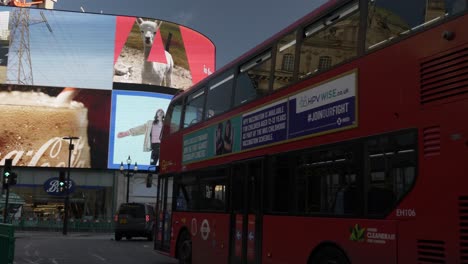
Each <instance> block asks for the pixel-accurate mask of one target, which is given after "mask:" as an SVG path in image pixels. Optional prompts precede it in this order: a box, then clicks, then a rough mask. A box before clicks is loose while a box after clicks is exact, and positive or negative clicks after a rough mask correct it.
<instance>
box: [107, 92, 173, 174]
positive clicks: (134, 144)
mask: <svg viewBox="0 0 468 264" xmlns="http://www.w3.org/2000/svg"><path fill="white" fill-rule="evenodd" d="M171 99H172V95H169V94H162V93H149V92H141V91H123V90H114V91H112V112H111V124H110V140H109V164H108V167H109V168H113V169H118V168H119V167H120V165H121V163H122V162H123V163H124V164H125V166H126V165H127V159H128V157H130V158H131V160H132V167H133V165H134V164H135V162H136V163H137V164H138V168H139V169H148V168H149V166H151V165H153V166H154V165H157V164H158V156H159V146H158V143H159V142H160V141H159V139H160V133H161V128H162V120H163V119H164V115H165V114H166V111H167V107H168V106H169V103H170V101H171Z"/></svg>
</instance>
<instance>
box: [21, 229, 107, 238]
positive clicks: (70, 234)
mask: <svg viewBox="0 0 468 264" xmlns="http://www.w3.org/2000/svg"><path fill="white" fill-rule="evenodd" d="M33 237H109V239H111V238H112V239H113V238H114V233H101V232H98V233H96V232H70V231H69V232H68V233H67V235H63V234H62V231H60V232H56V231H22V230H20V231H16V230H15V239H19V238H33Z"/></svg>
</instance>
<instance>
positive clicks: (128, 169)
mask: <svg viewBox="0 0 468 264" xmlns="http://www.w3.org/2000/svg"><path fill="white" fill-rule="evenodd" d="M131 163H132V159H130V156H128V159H127V169H126V170H125V169H124V165H123V162H120V173H122V174H123V175H125V177H127V203H128V192H129V190H130V177H132V176H133V175H135V174H136V173H137V171H138V165H137V163H136V162H135V167H133V172H131V170H130V164H131Z"/></svg>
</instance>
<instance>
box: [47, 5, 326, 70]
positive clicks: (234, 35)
mask: <svg viewBox="0 0 468 264" xmlns="http://www.w3.org/2000/svg"><path fill="white" fill-rule="evenodd" d="M324 2H326V1H325V0H287V1H284V0H236V1H218V0H170V1H158V0H57V3H56V4H55V9H57V10H68V11H79V12H81V11H82V9H83V10H84V11H85V12H91V13H101V12H102V13H105V14H116V15H129V16H141V17H152V18H158V19H161V20H165V21H169V22H174V23H178V24H181V25H183V26H186V27H189V28H191V29H194V30H196V31H198V32H200V33H202V34H204V35H205V36H206V37H208V38H209V39H211V40H212V41H213V43H214V44H215V46H216V68H217V69H220V68H221V67H223V66H225V65H226V64H228V63H229V62H231V61H232V60H234V59H236V58H238V57H239V56H241V55H242V54H244V53H246V52H247V51H249V50H250V49H252V48H254V47H255V46H257V45H258V44H260V43H262V42H263V41H265V40H266V39H268V38H269V37H271V36H273V35H274V34H276V33H278V32H279V31H281V30H282V29H284V28H286V27H287V26H289V25H290V24H292V23H294V22H295V21H297V20H298V19H300V18H301V17H303V16H305V15H307V14H308V13H310V12H311V11H312V10H314V9H315V8H317V7H319V6H320V5H322V4H323V3H324Z"/></svg>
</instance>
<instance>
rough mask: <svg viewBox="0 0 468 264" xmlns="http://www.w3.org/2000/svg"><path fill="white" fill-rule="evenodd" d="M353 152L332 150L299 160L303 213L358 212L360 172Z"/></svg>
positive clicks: (344, 213)
mask: <svg viewBox="0 0 468 264" xmlns="http://www.w3.org/2000/svg"><path fill="white" fill-rule="evenodd" d="M353 156H354V155H353V153H352V152H351V151H350V150H349V151H344V150H339V149H331V150H324V151H317V152H312V153H303V154H301V155H300V157H299V158H298V159H297V160H298V164H297V166H296V168H297V172H296V191H297V193H298V200H297V202H298V203H297V210H298V212H299V213H300V214H304V213H305V214H317V213H320V214H336V215H354V214H357V213H358V208H359V197H358V189H357V183H356V180H357V174H358V171H357V169H356V166H355V165H352V164H353V160H352V159H353Z"/></svg>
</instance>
